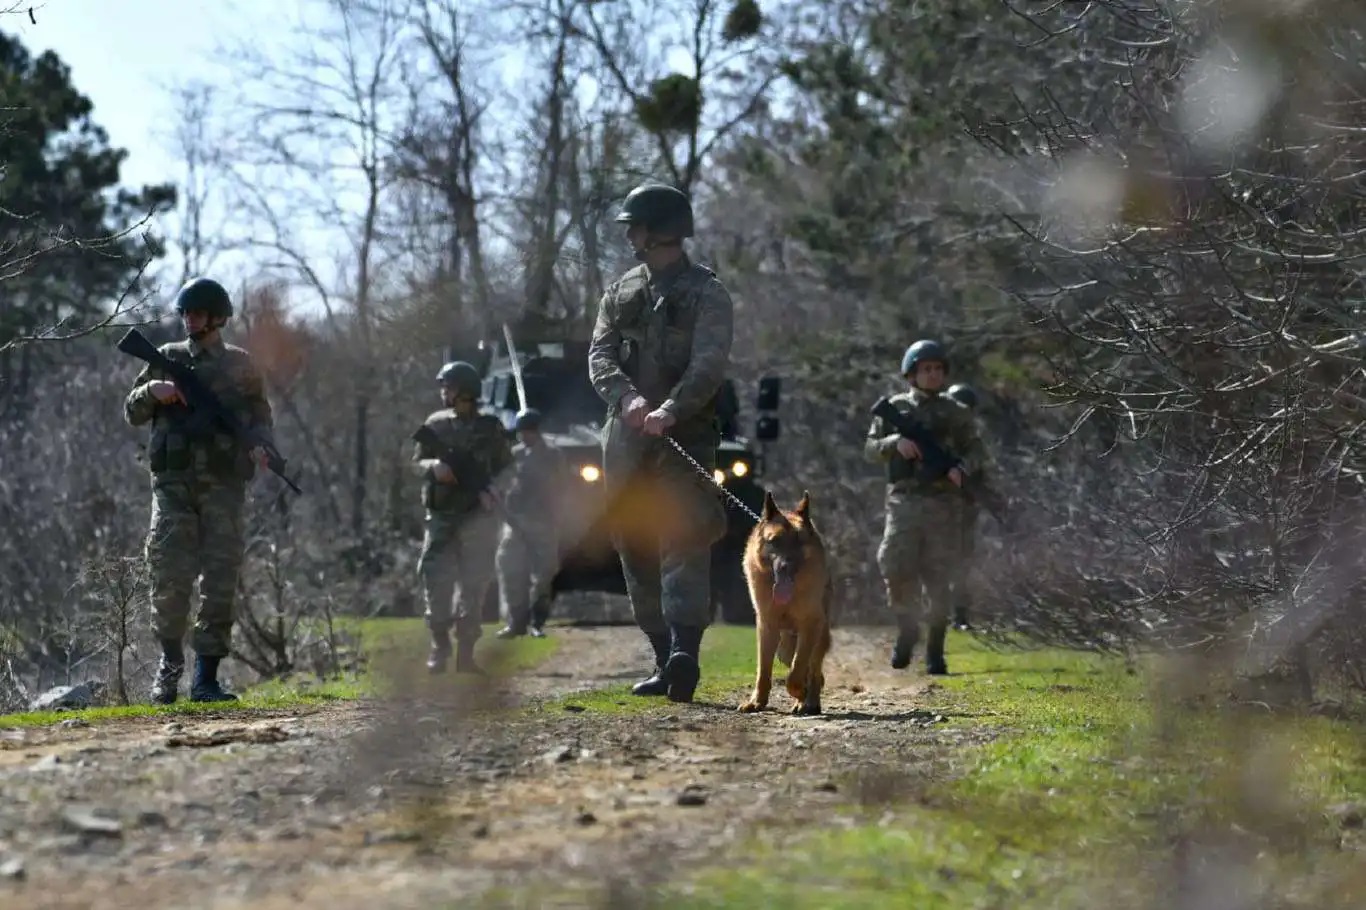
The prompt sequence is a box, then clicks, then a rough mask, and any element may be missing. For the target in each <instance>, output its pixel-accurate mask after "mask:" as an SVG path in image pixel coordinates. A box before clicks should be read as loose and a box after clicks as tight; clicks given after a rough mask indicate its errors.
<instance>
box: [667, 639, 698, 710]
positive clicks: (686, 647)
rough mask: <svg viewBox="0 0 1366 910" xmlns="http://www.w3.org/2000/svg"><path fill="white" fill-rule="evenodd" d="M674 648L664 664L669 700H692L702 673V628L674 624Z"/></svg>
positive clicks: (685, 701) (686, 701)
mask: <svg viewBox="0 0 1366 910" xmlns="http://www.w3.org/2000/svg"><path fill="white" fill-rule="evenodd" d="M670 631H671V633H672V638H673V641H672V645H673V650H672V652H671V653H670V654H669V662H668V663H667V664H665V665H664V678H665V679H666V680H668V685H669V688H668V692H667V694H668V696H669V701H675V702H682V703H684V704H686V703H688V702H690V701H692V697H693V693H694V692H696V691H697V681H698V679H699V678H700V677H701V675H702V666H701V662H700V660H699V658H700V656H701V651H702V630H701V629H700V628H698V627H696V626H672V627H671V629H670Z"/></svg>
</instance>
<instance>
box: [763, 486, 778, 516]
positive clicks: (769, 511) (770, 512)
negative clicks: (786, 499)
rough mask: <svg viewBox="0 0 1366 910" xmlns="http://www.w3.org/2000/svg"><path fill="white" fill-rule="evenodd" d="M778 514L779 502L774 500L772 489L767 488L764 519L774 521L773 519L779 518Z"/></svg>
mask: <svg viewBox="0 0 1366 910" xmlns="http://www.w3.org/2000/svg"><path fill="white" fill-rule="evenodd" d="M778 515H779V512H778V504H777V503H776V502H774V501H773V492H772V491H771V490H765V491H764V509H763V518H764V521H772V520H773V519H775V518H777V517H778Z"/></svg>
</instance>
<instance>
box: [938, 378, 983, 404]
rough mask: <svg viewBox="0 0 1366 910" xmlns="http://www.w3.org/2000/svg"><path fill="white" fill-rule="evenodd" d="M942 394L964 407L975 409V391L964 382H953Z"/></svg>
mask: <svg viewBox="0 0 1366 910" xmlns="http://www.w3.org/2000/svg"><path fill="white" fill-rule="evenodd" d="M944 394H945V395H947V396H949V397H950V398H952V399H953V400H954V401H956V402H958V403H959V404H961V405H964V406H966V407H969V408H975V407H977V390H976V389H974V388H973V387H972V386H970V385H968V384H967V383H966V382H955V383H954V384H953V385H951V386H949V388H948V391H946V392H945V393H944Z"/></svg>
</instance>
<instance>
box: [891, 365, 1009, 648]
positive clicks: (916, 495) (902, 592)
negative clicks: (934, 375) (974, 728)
mask: <svg viewBox="0 0 1366 910" xmlns="http://www.w3.org/2000/svg"><path fill="white" fill-rule="evenodd" d="M891 401H892V403H893V404H894V405H895V406H896V408H897V409H898V410H900V411H902V412H904V413H911V414H913V415H914V416H915V417H916V418H917V419H918V420H919V421H920V422H921V423H922V424H923V425H924V426H925V427H926V428H927V429H928V430H929V432H930V433H931V434H932V435H933V436H934V438H935V439H936V440H937V441H938V442H939V444H940V445H942V446H944V447H945V448H946V449H948V450H949V451H950V452H952V453H953V454H954V455H955V456H956V457H957V458H959V459H960V461H961V467H962V470H963V471H964V473H965V474H966V475H968V476H969V477H971V476H973V475H974V473H975V472H976V470H977V469H978V466H979V464H980V458H981V451H982V449H981V442H980V440H979V438H978V434H977V427H976V422H975V421H974V419H973V417H972V415H971V414H970V413H969V412H967V411H966V410H964V409H963V408H962V407H961V406H960V405H959V404H957V403H956V402H954V401H953V400H952V399H950V398H947V397H945V396H943V395H938V394H930V393H926V392H923V391H921V390H919V389H913V390H912V391H910V392H907V393H904V394H901V395H895V396H893V397H892V399H891ZM900 438H901V437H900V435H899V434H897V432H896V431H895V430H894V429H892V428H891V427H890V426H887V425H886V423H885V422H884V421H883V420H882V419H881V418H874V420H873V423H872V426H871V427H869V429H868V438H867V441H866V443H865V444H864V453H865V455H866V456H867V458H868V459H869V460H871V461H878V462H882V463H884V464H886V466H887V495H886V524H885V526H884V529H883V534H882V543H881V545H880V546H879V547H878V551H877V562H878V568H879V569H880V570H881V572H882V578H883V582H884V583H885V585H886V588H887V603H888V606H889V607H890V608H891V611H892V613H893V615H894V616H895V617H896V620H897V625H898V626H899V628H900V630H901V637H900V638H899V639H898V649H897V650H898V652H900V655H899V656H900V657H903V658H904V660H905V661H906V662H909V658H910V650H911V649H912V648H913V647H914V644H915V642H916V640H917V639H918V638H919V626H920V622H921V621H922V620H926V621H928V624H929V641H928V648H927V653H926V662H927V666H928V667H929V668H930V669H931V671H932V672H939V671H940V668H942V666H943V649H944V636H945V633H946V631H947V627H948V620H949V609H950V605H951V603H952V601H951V586H952V583H953V580H954V578H955V576H956V574H957V573H958V571H959V568H958V567H959V566H960V565H961V564H962V563H963V562H964V560H965V559H966V554H965V552H964V547H963V543H964V526H965V524H966V522H967V518H968V516H967V503H966V498H965V496H964V494H963V493H962V491H961V490H959V489H958V488H957V487H955V486H954V485H953V482H952V481H950V480H949V479H948V477H940V478H938V479H935V480H930V479H928V478H926V477H924V476H923V471H922V470H921V468H920V465H919V464H918V463H917V462H914V461H908V460H907V459H905V458H903V457H901V455H900V453H898V452H897V450H896V447H897V442H898V441H899V440H900ZM894 664H899V665H900V666H904V665H905V664H904V663H900V662H899V661H898V660H897V659H896V658H894Z"/></svg>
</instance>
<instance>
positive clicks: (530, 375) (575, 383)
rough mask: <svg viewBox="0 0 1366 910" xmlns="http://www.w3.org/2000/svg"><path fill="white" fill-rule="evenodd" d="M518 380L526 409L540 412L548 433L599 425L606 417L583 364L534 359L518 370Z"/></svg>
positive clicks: (600, 399)
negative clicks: (524, 397) (528, 407)
mask: <svg viewBox="0 0 1366 910" xmlns="http://www.w3.org/2000/svg"><path fill="white" fill-rule="evenodd" d="M522 380H523V382H525V383H526V397H527V399H528V401H529V403H530V405H531V406H532V407H533V408H535V409H536V410H538V411H540V412H541V418H542V420H543V421H544V422H545V427H546V429H548V430H550V431H551V432H554V431H557V430H564V429H567V428H568V427H569V426H570V425H571V424H594V423H595V424H599V425H601V423H602V422H603V418H604V417H605V416H606V414H607V406H606V405H605V404H604V403H603V400H602V398H600V397H599V396H598V393H597V391H596V390H595V389H594V388H593V384H592V383H591V382H590V381H589V379H588V370H587V365H586V364H584V363H581V362H577V361H572V360H559V359H552V358H548V357H537V358H534V359H532V360H530V361H528V362H527V363H526V365H525V366H524V367H523V368H522Z"/></svg>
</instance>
